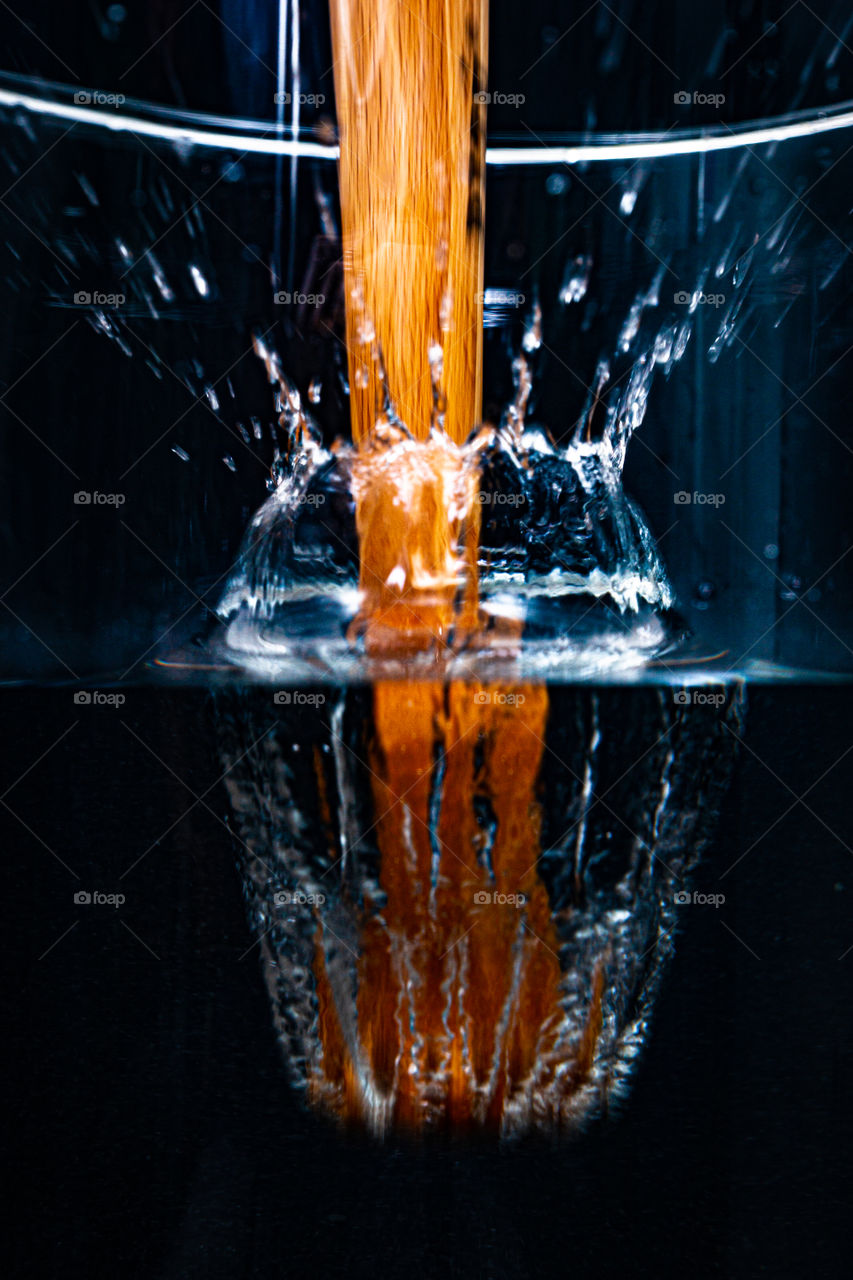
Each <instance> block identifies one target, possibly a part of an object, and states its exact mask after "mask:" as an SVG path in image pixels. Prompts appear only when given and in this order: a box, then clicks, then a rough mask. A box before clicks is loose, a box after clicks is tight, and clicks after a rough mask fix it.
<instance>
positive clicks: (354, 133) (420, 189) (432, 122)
mask: <svg viewBox="0 0 853 1280" xmlns="http://www.w3.org/2000/svg"><path fill="white" fill-rule="evenodd" d="M331 15H332V39H333V49H334V56H335V94H336V98H337V115H338V129H339V134H340V145H341V159H340V193H341V217H342V224H343V243H344V274H345V283H346V313H347V347H348V354H349V373H350V397H351V416H352V432H353V439H354V440H355V441H356V442H358V441H361V440H363V439H364V438H365V437H366V436H367V434H368V433H369V431H370V429H371V427H372V425H373V422H374V418H375V406H376V403H377V392H380V393H381V388H380V387H378V385H377V371H376V367H375V364H374V360H373V356H374V351H375V349H376V344H377V343H378V344H379V346H380V347H381V350H382V353H383V356H384V359H385V366H386V369H387V374H388V383H389V386H390V390H391V393H392V395H393V397H394V402H395V405H396V408H397V412H398V414H399V415H400V417H401V418H402V420H403V421H404V422H405V423H406V425H407V426H408V428H409V430H410V431H411V432H412V434H413V435H414V436H416V437H418V438H424V437H425V436H426V435H427V433H428V431H429V427H430V417H431V412H432V406H433V393H432V381H431V376H430V349H431V348H433V347H434V346H435V345H436V344H437V345H440V346H441V348H442V352H443V375H442V378H441V383H442V387H443V389H444V392H445V395H446V402H447V410H446V418H445V428H446V430H447V431H448V433H449V435H450V436H451V438H452V439H454V440H456V441H458V442H461V441H462V440H464V439H465V438H466V437H467V435H468V433H469V431H470V430H471V428H472V427H473V426H474V425H475V423H476V422H478V421H479V418H480V405H481V383H482V311H483V308H482V288H483V216H484V190H485V136H486V135H485V124H486V121H485V112H486V108H485V101H484V98H485V95H484V92H483V91H484V90H485V82H486V63H487V52H488V2H487V0H405V2H403V0H331Z"/></svg>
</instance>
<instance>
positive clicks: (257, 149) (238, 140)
mask: <svg viewBox="0 0 853 1280" xmlns="http://www.w3.org/2000/svg"><path fill="white" fill-rule="evenodd" d="M0 107H10V108H18V109H23V110H25V111H30V112H32V113H33V114H34V115H42V116H49V117H51V118H53V119H56V120H66V121H68V122H69V123H71V124H82V125H88V126H90V127H92V126H93V127H96V128H101V129H107V130H109V131H110V132H112V133H130V134H138V135H139V136H140V137H148V138H158V139H160V140H162V141H165V142H171V143H173V144H175V145H178V146H181V145H183V146H192V147H213V148H219V149H221V150H230V151H235V150H239V151H242V152H244V153H251V152H254V153H256V154H260V155H270V156H297V157H301V158H304V159H311V160H337V158H338V155H339V148H338V147H337V146H334V145H327V144H325V143H321V142H308V141H304V140H301V139H298V138H282V137H280V136H279V137H266V136H263V135H258V134H254V133H250V132H245V131H244V132H241V131H239V129H232V130H223V129H221V128H220V129H217V128H214V127H207V128H205V127H201V123H202V121H203V117H198V120H199V123H198V124H189V123H187V124H170V123H168V122H166V121H160V120H147V119H145V118H144V117H143V116H133V115H128V114H125V113H124V112H123V110H122V109H121V108H120V107H118V108H108V109H106V110H100V109H99V108H97V107H95V106H86V105H82V104H78V103H68V102H59V101H55V100H51V99H49V98H39V97H36V96H34V95H33V94H28V93H24V92H22V91H20V90H18V89H10V88H0ZM220 123H221V122H220ZM851 126H853V108H851V109H848V110H844V109H839V110H838V111H836V112H833V113H832V114H828V115H818V116H809V117H806V118H803V119H796V118H788V119H783V120H780V121H778V122H776V123H773V122H772V121H771V122H769V123H762V122H757V123H755V124H753V125H746V126H738V127H737V128H735V129H726V131H725V132H722V131H720V130H719V129H717V128H715V129H714V130H713V131H709V132H707V133H705V134H688V135H686V136H685V134H684V133H679V134H669V135H668V134H662V135H656V136H649V137H647V138H642V137H637V138H631V139H628V140H626V141H624V142H618V141H613V140H611V139H606V138H602V139H601V140H600V141H595V140H593V141H591V142H586V143H574V144H570V145H563V146H549V145H546V144H543V145H541V146H538V147H504V146H500V147H499V146H492V147H488V148H487V150H486V163H487V164H490V165H559V164H565V165H576V164H581V163H586V162H590V161H602V160H642V159H657V158H661V159H664V158H667V157H669V156H684V155H701V154H706V153H708V152H713V151H732V150H735V149H736V148H738V147H756V146H761V145H763V144H766V143H772V142H775V143H779V142H788V141H790V140H791V139H793V138H808V137H813V136H815V135H817V134H821V133H831V132H834V131H835V130H838V129H847V128H850V127H851ZM270 128H272V126H270Z"/></svg>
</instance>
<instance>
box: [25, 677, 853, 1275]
mask: <svg viewBox="0 0 853 1280" xmlns="http://www.w3.org/2000/svg"><path fill="white" fill-rule="evenodd" d="M126 696H127V702H126V704H125V705H124V706H123V707H122V708H121V709H120V710H116V709H110V708H104V709H95V708H92V707H82V708H81V707H76V706H74V705H73V703H72V698H71V694H70V692H69V691H64V690H55V691H53V692H37V691H19V692H17V693H12V692H7V693H6V694H5V695H4V697H3V698H2V700H0V743H2V762H0V767H2V775H0V776H2V792H3V793H4V806H5V805H8V806H10V807H11V810H13V811H14V814H15V815H17V816H13V814H12V812H10V810H9V809H7V808H5V807H4V809H3V811H2V815H0V825H2V839H3V848H4V851H5V855H6V856H5V858H4V860H3V867H4V872H5V884H4V886H3V892H2V901H3V903H4V906H5V908H6V923H5V927H4V944H5V952H6V959H7V964H8V965H9V969H10V980H9V983H8V986H7V989H6V995H5V998H4V1006H5V1007H4V1015H3V1016H4V1023H5V1029H6V1036H5V1041H6V1054H5V1068H6V1077H7V1078H6V1080H5V1081H4V1088H3V1097H4V1100H5V1104H6V1105H5V1107H4V1120H5V1124H6V1126H7V1128H8V1129H9V1130H10V1132H9V1133H8V1134H7V1139H8V1143H7V1144H5V1145H6V1146H7V1151H8V1153H9V1154H8V1159H7V1163H8V1165H9V1168H10V1171H11V1174H12V1184H13V1185H12V1186H11V1187H10V1189H9V1190H10V1192H11V1196H7V1198H6V1199H5V1201H4V1220H5V1227H6V1234H7V1244H6V1249H5V1253H6V1256H7V1258H9V1257H10V1250H11V1257H10V1261H9V1263H7V1270H8V1274H10V1275H14V1276H16V1277H17V1276H30V1275H32V1276H37V1275H40V1276H50V1277H54V1276H55V1277H66V1276H87V1277H92V1276H102V1275H103V1276H107V1275H116V1274H121V1275H126V1276H128V1277H140V1278H142V1277H144V1278H146V1280H148V1278H149V1277H157V1278H158V1280H166V1278H168V1280H172V1278H173V1277H174V1278H175V1280H178V1278H181V1280H183V1278H185V1277H223V1280H225V1278H228V1280H238V1278H242V1277H247V1278H248V1277H252V1276H259V1275H266V1274H281V1275H288V1276H289V1275H292V1276H308V1275H330V1276H346V1275H353V1276H365V1277H367V1276H374V1275H387V1276H389V1277H394V1278H395V1280H396V1277H400V1278H401V1280H402V1278H403V1277H407V1276H410V1275H412V1274H417V1275H423V1276H428V1277H436V1278H439V1277H441V1276H445V1275H448V1276H458V1277H483V1278H484V1280H503V1278H504V1277H506V1278H507V1280H510V1278H511V1280H516V1278H517V1277H521V1276H528V1275H543V1276H555V1277H556V1276H562V1275H566V1274H574V1275H581V1276H593V1277H594V1276H619V1275H625V1274H626V1273H627V1274H629V1275H637V1276H649V1277H652V1276H666V1277H668V1276H673V1277H682V1276H684V1275H685V1274H690V1275H695V1276H698V1277H706V1276H708V1277H710V1276H720V1277H752V1276H756V1275H765V1274H766V1275H769V1276H777V1277H783V1276H785V1277H787V1276H792V1277H793V1276H801V1275H802V1274H803V1273H804V1272H807V1273H808V1274H813V1275H820V1276H833V1277H834V1276H839V1277H840V1276H843V1275H846V1274H847V1272H848V1270H849V1266H848V1263H849V1200H850V1176H849V1151H850V1143H851V1140H853V1108H851V1101H850V1097H851V1091H850V1076H851V1068H853V1035H851V1029H850V1013H849V1011H850V1002H851V996H853V989H852V988H853V977H852V976H851V975H853V968H851V966H853V950H851V948H853V912H851V909H850V897H851V893H853V874H851V858H853V851H851V849H850V847H849V835H850V823H849V795H850V785H851V781H853V779H851V771H850V756H847V757H846V758H842V757H843V755H844V752H845V751H847V750H848V749H849V745H850V729H849V725H850V717H851V714H853V694H851V691H850V690H849V689H847V688H843V689H838V688H827V687H823V688H817V687H814V688H809V687H802V686H801V687H790V688H788V689H754V690H753V691H752V692H751V694H750V707H749V712H748V736H747V743H748V748H747V749H746V750H744V751H743V753H742V756H741V760H740V763H739V765H738V767H737V769H736V773H735V777H734V781H733V784H732V786H731V788H730V791H729V794H728V797H727V799H726V801H725V803H724V807H723V813H722V816H721V820H720V824H719V830H718V835H717V838H716V839H715V841H714V842H713V846H712V848H711V849H710V850H709V852H708V854H707V856H706V858H705V860H704V863H703V865H702V867H701V869H700V871H699V873H698V877H697V883H698V884H699V886H700V887H701V888H702V889H704V890H706V891H707V892H724V893H725V895H726V902H725V904H724V906H722V907H721V908H719V909H716V910H715V909H714V908H713V907H700V906H696V907H691V908H689V909H685V912H686V914H685V919H684V922H683V927H682V929H681V932H680V935H679V938H678V942H677V946H676V953H675V956H674V957H673V960H672V963H671V966H670V968H669V970H668V973H667V975H666V977H665V979H664V985H663V989H662V991H661V994H660V999H659V1001H658V1004H657V1008H656V1012H655V1014H654V1017H653V1022H652V1028H651V1032H650V1035H649V1039H648V1043H647V1048H646V1051H645V1053H644V1055H643V1058H642V1062H641V1065H640V1068H639V1072H638V1075H637V1078H636V1085H635V1088H634V1089H633V1090H632V1093H631V1095H630V1097H629V1099H628V1101H627V1103H626V1104H625V1106H624V1107H623V1109H622V1114H621V1115H620V1116H618V1117H614V1118H612V1119H610V1120H609V1121H607V1122H606V1123H605V1124H604V1125H602V1126H598V1127H594V1128H593V1129H592V1130H590V1131H589V1132H588V1133H587V1134H586V1135H585V1136H582V1137H580V1138H578V1139H575V1140H573V1141H569V1142H558V1143H554V1144H553V1145H549V1144H546V1143H541V1142H525V1143H522V1144H520V1145H519V1146H515V1147H513V1146H511V1147H506V1148H504V1149H497V1148H496V1147H495V1146H493V1145H491V1144H483V1145H481V1146H476V1145H475V1146H471V1145H466V1144H463V1143H458V1144H448V1145H440V1146H437V1147H431V1148H428V1149H426V1150H424V1149H420V1148H418V1147H406V1146H402V1145H399V1144H397V1143H395V1142H390V1143H388V1144H387V1145H386V1146H384V1147H381V1148H380V1147H376V1146H374V1145H372V1144H370V1143H368V1142H365V1141H363V1140H359V1139H356V1138H342V1137H341V1136H339V1135H338V1134H337V1133H336V1132H335V1131H332V1130H330V1129H328V1128H326V1127H325V1125H324V1124H322V1123H321V1122H320V1121H318V1120H316V1119H313V1118H311V1117H308V1116H306V1115H303V1114H302V1113H301V1112H299V1111H298V1110H297V1108H296V1106H295V1103H294V1101H293V1099H292V1097H291V1096H290V1095H289V1093H288V1089H287V1085H286V1082H285V1077H284V1070H283V1067H282V1063H281V1061H280V1059H279V1055H278V1049H277V1046H276V1043H275V1039H274V1033H273V1028H272V1021H271V1014H270V1008H269V1004H268V1001H267V996H266V992H265V989H264V986H263V982H262V978H261V972H260V965H259V959H258V951H257V948H256V947H253V946H252V943H253V937H252V935H251V933H250V930H249V928H248V926H247V924H246V921H245V919H244V914H243V903H242V894H241V887H240V878H239V876H238V873H237V870H236V864H235V852H236V850H235V847H234V846H232V844H231V839H230V836H229V834H228V832H227V831H226V830H224V829H223V826H222V825H221V822H220V819H224V818H225V817H226V816H227V813H228V805H227V801H226V798H225V794H224V789H222V788H221V787H220V786H215V787H214V788H213V790H211V791H210V792H209V793H208V794H207V795H206V797H205V800H204V804H200V805H195V807H193V808H192V809H190V806H192V805H193V801H194V796H199V795H203V793H204V792H205V790H206V789H207V788H208V787H210V786H211V784H213V783H215V781H216V779H217V778H218V777H219V776H220V773H221V766H220V764H219V762H218V759H217V756H216V752H215V746H214V743H215V733H214V722H213V716H212V705H211V699H210V697H209V695H207V694H204V693H201V692H198V691H192V690H184V691H174V692H168V691H165V690H143V689H135V688H128V689H127V690H126ZM75 723H76V725H77V727H76V728H74V729H72V730H71V731H70V732H69V733H68V734H67V736H66V737H65V738H63V739H62V741H60V742H59V743H58V745H56V744H57V740H58V739H59V737H60V735H61V734H62V733H63V732H64V731H66V730H68V729H69V728H70V726H71V725H73V724H75ZM130 730H132V731H133V733H135V734H137V735H138V738H134V737H133V735H132V733H131V732H130ZM139 739H141V740H142V741H141V742H140V741H139ZM143 744H145V745H143ZM151 751H154V752H156V753H157V755H158V756H159V757H160V760H159V761H158V760H157V759H156V758H155V757H154V756H153V755H152V754H151ZM43 753H47V754H45V755H44V758H43V759H41V761H40V762H39V763H36V762H37V761H39V757H41V756H42V755H43ZM161 761H162V763H161ZM839 761H840V762H839ZM33 765H34V767H32V768H31V766H33ZM169 769H172V770H174V773H175V774H176V775H177V778H176V777H174V776H173V775H172V774H171V773H170V772H169ZM25 771H26V774H25V776H24V777H23V779H22V780H21V781H17V780H18V779H19V778H20V777H21V775H22V774H24V773H25ZM178 779H181V781H178ZM815 783H816V784H817V785H816V786H815V787H814V789H813V790H811V791H809V792H808V794H805V793H806V791H807V788H810V787H812V785H813V784H815ZM13 784H15V785H14V786H13ZM10 786H12V787H13V789H12V790H11V791H9V792H8V793H7V788H8V787H10ZM800 795H804V803H803V804H800V803H797V801H796V797H797V796H800ZM205 805H207V806H209V809H208V808H206V807H205ZM789 806H792V807H791V808H790V811H788V810H789ZM806 806H808V807H806ZM188 810H189V812H187V811H188ZM833 832H834V833H835V834H833ZM155 842H156V843H155ZM753 844H755V847H754V848H753V849H752V850H751V851H750V852H748V853H747V850H750V846H752V845H753ZM152 846H153V847H152ZM148 849H150V852H147V853H146V850H148ZM744 853H746V856H745V857H743V858H742V860H741V861H740V862H738V865H737V867H736V868H735V870H734V871H732V872H731V873H730V874H728V875H726V876H724V875H723V873H724V872H725V871H726V869H727V868H728V867H730V866H731V864H733V863H734V862H735V861H736V859H737V858H739V857H740V856H741V855H742V854H744ZM143 854H145V856H144V857H141V855H143ZM55 855H58V857H59V858H61V859H62V863H65V864H66V865H65V866H63V865H62V863H60V861H58V859H57V856H55ZM140 857H141V860H140V861H138V862H137V865H136V866H134V868H133V870H132V871H130V872H129V874H127V875H125V876H124V878H123V879H122V878H120V877H121V875H122V872H124V871H126V870H127V868H128V867H129V866H130V865H131V864H132V863H133V862H134V861H135V860H136V859H139V858H140ZM72 873H76V876H77V877H79V879H75V876H74V874H72ZM80 887H86V888H89V889H90V890H91V889H95V888H100V890H101V891H102V892H117V891H122V892H124V893H125V895H126V898H127V901H126V903H125V905H124V906H123V907H121V908H120V909H119V911H118V912H116V911H115V910H114V909H113V908H109V907H104V908H95V907H88V908H78V907H75V906H74V904H73V893H74V891H75V890H76V889H78V888H80ZM119 917H120V919H119ZM75 920H77V921H78V923H77V925H76V927H74V928H73V929H71V932H67V930H68V929H69V928H70V926H71V925H72V924H73V922H74V921H75ZM120 921H124V922H125V923H124V925H123V924H122V923H121V922H120ZM723 921H724V922H725V925H724V924H723ZM125 925H126V926H127V927H125ZM729 929H731V930H733V931H734V933H735V934H736V935H737V937H735V936H733V935H732V933H730V932H728V930H729ZM129 930H132V931H133V933H131V932H129ZM63 935H65V936H63ZM846 952H847V953H848V954H847V955H846V956H845V953H846ZM842 957H845V958H842Z"/></svg>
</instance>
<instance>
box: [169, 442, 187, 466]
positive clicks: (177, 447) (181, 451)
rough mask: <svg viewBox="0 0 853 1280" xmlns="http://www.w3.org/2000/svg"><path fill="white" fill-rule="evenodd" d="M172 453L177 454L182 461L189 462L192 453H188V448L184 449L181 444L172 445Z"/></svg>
mask: <svg viewBox="0 0 853 1280" xmlns="http://www.w3.org/2000/svg"><path fill="white" fill-rule="evenodd" d="M172 453H174V454H177V456H178V457H179V458H180V459H181V461H182V462H189V460H190V455H189V454H188V453H187V451H186V449H182V448H181V446H180V445H179V444H173V445H172Z"/></svg>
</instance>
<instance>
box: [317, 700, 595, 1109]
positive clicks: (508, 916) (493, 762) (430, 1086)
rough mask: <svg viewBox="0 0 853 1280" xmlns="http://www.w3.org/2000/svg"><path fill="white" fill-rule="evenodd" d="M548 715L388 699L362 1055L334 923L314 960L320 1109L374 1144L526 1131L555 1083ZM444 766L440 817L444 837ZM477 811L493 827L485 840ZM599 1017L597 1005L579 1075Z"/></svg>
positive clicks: (537, 703)
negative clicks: (475, 1130) (408, 1130)
mask: <svg viewBox="0 0 853 1280" xmlns="http://www.w3.org/2000/svg"><path fill="white" fill-rule="evenodd" d="M547 703H548V699H547V693H546V691H545V690H544V688H541V687H539V688H535V687H532V686H525V687H524V688H523V689H518V690H514V691H510V690H502V689H499V688H497V687H491V688H489V689H476V690H475V689H474V688H472V687H471V686H465V685H460V684H454V685H450V686H449V687H448V689H447V696H446V698H445V690H444V687H443V686H442V685H440V684H437V683H424V684H418V685H410V686H404V687H403V689H402V690H401V688H400V686H398V685H395V684H378V685H376V687H375V689H374V704H373V727H374V733H375V737H374V740H373V744H372V749H371V751H370V765H371V773H372V792H373V804H374V812H375V815H376V830H377V844H378V847H379V850H380V855H381V868H380V874H379V883H380V888H381V891H382V893H383V895H384V905H383V907H382V910H381V911H380V912H377V913H375V914H368V915H367V916H366V917H365V919H364V922H363V925H362V929H361V934H360V938H359V953H360V956H359V962H358V992H357V997H356V1027H357V1031H356V1033H355V1036H354V1039H352V1040H350V1041H349V1042H348V1041H347V1037H346V1033H345V1024H344V1023H343V1022H342V1019H341V1016H340V1014H339V1011H338V1007H337V1004H336V999H335V992H334V989H333V983H332V981H331V979H330V977H329V975H328V974H327V972H326V969H325V963H324V958H323V955H324V953H323V939H322V922H321V924H320V927H319V938H318V947H317V965H316V978H317V993H318V1002H319V1034H320V1039H321V1042H322V1046H323V1054H322V1058H321V1060H320V1062H319V1064H318V1068H317V1070H316V1072H315V1074H314V1075H313V1077H312V1079H311V1081H310V1084H309V1095H310V1096H311V1097H312V1098H313V1099H315V1100H316V1101H318V1102H320V1103H321V1104H322V1105H323V1106H324V1107H326V1108H327V1109H328V1110H330V1111H331V1112H333V1113H334V1114H336V1115H338V1116H340V1117H342V1118H347V1119H359V1120H363V1121H366V1122H367V1124H368V1125H369V1126H370V1127H371V1128H374V1129H376V1128H378V1129H382V1128H384V1127H385V1126H386V1125H387V1124H389V1123H390V1124H394V1125H401V1126H406V1127H415V1128H419V1127H421V1126H423V1125H425V1124H430V1123H435V1122H438V1121H440V1120H442V1119H444V1118H446V1119H447V1120H448V1121H450V1123H452V1124H454V1125H461V1124H467V1123H470V1122H471V1121H475V1122H478V1123H490V1124H492V1125H496V1126H499V1125H500V1123H501V1121H502V1119H503V1117H504V1115H505V1114H506V1113H508V1112H510V1111H511V1112H513V1113H523V1114H526V1113H528V1112H529V1111H530V1109H531V1095H532V1094H534V1093H541V1092H542V1090H543V1087H544V1086H545V1080H546V1078H547V1077H548V1076H551V1077H553V1074H554V1067H553V1054H554V1048H555V1043H556V1040H557V1037H558V1032H559V1024H560V1013H559V1003H558V995H559V981H560V964H559V957H558V954H557V951H556V947H557V946H558V945H559V944H558V941H557V938H556V936H555V933H554V929H553V925H552V922H551V909H550V904H549V901H548V894H547V891H546V889H545V887H544V885H543V884H542V882H541V880H540V879H539V877H538V875H537V873H536V864H537V862H538V858H539V833H540V827H541V819H540V812H539V806H538V804H537V803H536V800H535V798H534V788H535V784H536V779H537V776H538V773H539V764H540V757H541V752H542V749H543V745H544V744H543V742H542V736H541V735H542V733H543V730H544V723H545V718H546V713H547ZM531 748H532V749H531ZM436 749H437V751H438V756H439V760H440V765H439V766H438V767H439V768H440V771H441V774H442V780H441V794H442V802H441V805H440V808H439V810H438V812H437V814H433V815H432V820H431V806H432V803H433V793H434V785H435V777H434V769H435V762H434V753H435V752H436ZM475 796H477V797H479V799H480V800H481V802H482V803H483V804H484V805H487V806H488V808H489V810H490V813H489V817H488V819H487V820H486V823H485V827H484V826H483V825H481V820H480V818H479V816H478V812H477V806H476V805H475V804H473V803H472V798H473V797H475ZM400 797H405V799H404V801H403V802H402V803H401V802H400ZM487 843H488V856H487V857H483V854H484V852H485V846H486V845H487ZM599 1004H600V992H599V1000H598V1002H595V1003H594V1006H593V1009H592V1010H591V1012H590V1016H589V1022H590V1030H589V1035H588V1036H587V1037H585V1038H584V1043H583V1045H582V1046H581V1051H580V1053H579V1055H578V1060H577V1062H576V1064H575V1069H576V1071H578V1072H581V1073H583V1071H584V1068H586V1069H588V1065H589V1064H588V1061H586V1060H585V1059H588V1057H589V1055H588V1053H586V1054H585V1052H584V1050H585V1048H586V1042H587V1040H588V1039H589V1038H590V1037H591V1038H592V1040H593V1041H594V1035H595V1028H596V1023H597V1020H598V1017H599V1012H600V1011H599ZM563 1088H565V1089H566V1090H567V1091H571V1083H570V1080H569V1079H568V1078H567V1077H565V1076H564V1077H563Z"/></svg>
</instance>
